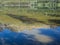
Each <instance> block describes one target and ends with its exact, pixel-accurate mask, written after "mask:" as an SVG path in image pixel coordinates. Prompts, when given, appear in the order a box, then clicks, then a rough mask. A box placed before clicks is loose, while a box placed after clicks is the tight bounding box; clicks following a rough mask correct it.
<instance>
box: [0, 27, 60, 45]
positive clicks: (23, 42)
mask: <svg viewBox="0 0 60 45" xmlns="http://www.w3.org/2000/svg"><path fill="white" fill-rule="evenodd" d="M0 45H60V27H56V28H39V29H32V30H23V31H20V32H12V31H11V30H9V29H4V30H3V31H1V32H0Z"/></svg>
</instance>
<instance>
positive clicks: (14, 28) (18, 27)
mask: <svg viewBox="0 0 60 45" xmlns="http://www.w3.org/2000/svg"><path fill="white" fill-rule="evenodd" d="M6 28H7V29H10V30H11V31H15V32H20V31H23V30H32V29H39V28H50V25H46V24H41V25H15V24H1V23H0V31H2V30H4V29H6Z"/></svg>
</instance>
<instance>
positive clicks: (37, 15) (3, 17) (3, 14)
mask: <svg viewBox="0 0 60 45" xmlns="http://www.w3.org/2000/svg"><path fill="white" fill-rule="evenodd" d="M9 1H10V0H9ZM11 1H12V2H18V1H20V0H11ZM23 1H24V0H23ZM0 10H1V11H0V22H2V23H10V24H17V25H19V24H22V25H23V24H24V23H22V22H21V20H18V19H15V18H12V17H9V16H7V14H13V15H17V16H27V17H28V18H34V19H37V20H39V21H44V22H45V23H47V24H50V23H49V22H48V20H49V19H57V20H58V19H59V20H60V17H52V16H46V15H44V14H43V13H44V12H40V11H36V12H34V11H32V10H30V11H29V9H23V8H21V9H20V8H17V7H16V8H8V7H2V8H0ZM58 14H60V12H58ZM59 25H60V24H59Z"/></svg>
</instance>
